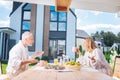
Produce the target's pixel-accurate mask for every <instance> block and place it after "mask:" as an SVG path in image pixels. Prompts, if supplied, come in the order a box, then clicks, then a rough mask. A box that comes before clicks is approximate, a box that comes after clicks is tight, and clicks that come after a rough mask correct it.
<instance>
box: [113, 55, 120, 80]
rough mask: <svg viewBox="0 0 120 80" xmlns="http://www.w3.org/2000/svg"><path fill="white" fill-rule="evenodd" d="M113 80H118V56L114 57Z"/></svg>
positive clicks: (119, 65) (119, 72) (119, 62)
mask: <svg viewBox="0 0 120 80" xmlns="http://www.w3.org/2000/svg"><path fill="white" fill-rule="evenodd" d="M113 78H115V79H116V80H120V56H116V57H115V63H114V73H113Z"/></svg>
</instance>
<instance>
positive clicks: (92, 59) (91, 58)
mask: <svg viewBox="0 0 120 80" xmlns="http://www.w3.org/2000/svg"><path fill="white" fill-rule="evenodd" d="M88 58H89V59H90V60H91V61H92V63H95V62H96V60H95V56H92V57H90V56H88Z"/></svg>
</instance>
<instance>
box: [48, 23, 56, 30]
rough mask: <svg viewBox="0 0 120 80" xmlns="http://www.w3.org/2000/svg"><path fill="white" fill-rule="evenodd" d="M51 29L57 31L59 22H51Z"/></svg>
mask: <svg viewBox="0 0 120 80" xmlns="http://www.w3.org/2000/svg"><path fill="white" fill-rule="evenodd" d="M50 30H51V31H57V22H50Z"/></svg>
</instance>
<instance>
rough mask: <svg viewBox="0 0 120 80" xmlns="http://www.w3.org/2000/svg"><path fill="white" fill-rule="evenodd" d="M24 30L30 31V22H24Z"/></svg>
mask: <svg viewBox="0 0 120 80" xmlns="http://www.w3.org/2000/svg"><path fill="white" fill-rule="evenodd" d="M22 29H23V30H30V21H23V26H22Z"/></svg>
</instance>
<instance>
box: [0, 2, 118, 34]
mask: <svg viewBox="0 0 120 80" xmlns="http://www.w3.org/2000/svg"><path fill="white" fill-rule="evenodd" d="M11 10H12V2H11V1H3V0H0V27H9V24H10V18H9V14H10V12H11ZM75 13H76V16H77V29H82V30H84V31H86V32H87V33H88V34H89V35H91V34H92V33H95V32H96V31H99V32H100V31H101V30H103V31H104V32H107V31H111V32H113V33H114V34H117V33H118V32H120V17H117V16H116V14H115V13H107V12H98V11H89V10H80V9H76V10H75Z"/></svg>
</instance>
